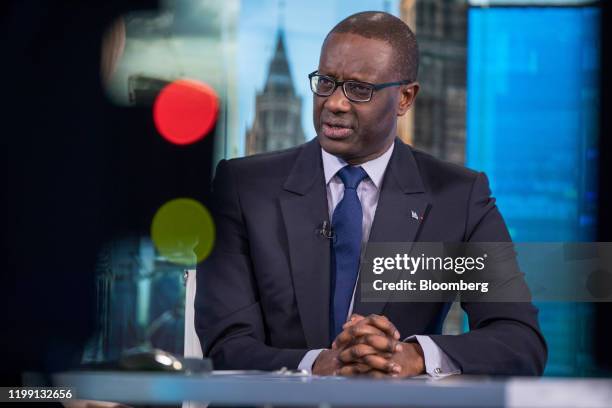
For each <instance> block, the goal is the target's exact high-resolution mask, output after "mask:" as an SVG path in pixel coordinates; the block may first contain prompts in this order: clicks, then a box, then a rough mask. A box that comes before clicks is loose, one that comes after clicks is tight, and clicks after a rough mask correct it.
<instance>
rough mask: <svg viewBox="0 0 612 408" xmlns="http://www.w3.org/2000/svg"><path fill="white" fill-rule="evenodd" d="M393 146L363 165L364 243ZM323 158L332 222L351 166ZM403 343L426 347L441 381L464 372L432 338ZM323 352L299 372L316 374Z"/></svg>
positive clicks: (428, 362) (429, 367)
mask: <svg viewBox="0 0 612 408" xmlns="http://www.w3.org/2000/svg"><path fill="white" fill-rule="evenodd" d="M393 147H394V143H392V144H391V146H390V147H389V148H388V149H387V151H385V152H384V153H383V154H382V155H381V156H379V157H377V158H376V159H373V160H370V161H367V162H365V163H362V164H361V167H362V168H363V169H364V170H365V172H366V173H367V174H368V177H366V178H365V179H364V180H363V181H362V182H361V183H359V186H357V196H358V197H359V201H360V202H361V208H362V210H363V219H362V223H361V226H362V232H363V234H362V243H363V244H366V243H367V242H368V238H369V236H370V229H371V228H372V223H373V221H374V215H375V214H376V207H377V206H378V196H379V194H380V188H381V185H382V181H383V177H384V175H385V170H386V169H387V165H388V164H389V159H390V158H391V154H392V153H393ZM321 155H322V158H323V171H324V173H325V184H326V186H327V207H328V210H329V219H330V220H331V219H332V214H333V213H334V209H335V208H336V205H338V203H339V202H340V201H341V200H342V197H344V184H343V183H342V180H341V179H340V177H339V176H338V175H337V173H338V171H339V170H340V169H341V168H343V167H344V166H346V165H347V164H348V163H346V162H345V161H344V160H342V159H341V158H339V157H336V156H334V155H332V154H330V153H328V152H326V151H325V150H323V149H321ZM356 287H357V283H355V287H354V288H353V297H352V299H351V305H350V307H349V311H348V315H347V320H348V317H349V316H350V315H351V314H352V312H353V302H354V300H355V288H356ZM403 341H417V342H418V343H419V345H420V346H421V347H422V348H423V354H424V360H425V371H426V372H427V374H429V375H430V376H432V377H436V378H440V377H446V376H449V375H452V374H460V373H461V370H459V368H458V367H457V366H456V365H455V364H454V363H453V361H452V360H451V359H450V358H449V357H448V356H447V355H446V354H445V353H444V352H443V351H442V350H441V349H440V348H439V347H438V346H437V345H436V343H434V342H433V340H431V338H430V337H429V336H421V335H419V336H409V337H406V338H405V339H404V340H403ZM323 350H324V349H317V350H310V351H308V352H307V353H306V354H305V355H304V357H303V358H302V360H301V361H300V364H299V366H298V369H300V370H306V371H308V372H309V373H312V366H313V364H314V362H315V360H316V359H317V357H318V356H319V354H320V353H321V351H323Z"/></svg>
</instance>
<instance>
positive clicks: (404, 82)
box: [308, 70, 414, 103]
mask: <svg viewBox="0 0 612 408" xmlns="http://www.w3.org/2000/svg"><path fill="white" fill-rule="evenodd" d="M318 72H319V71H318V70H316V71H313V72H311V73H310V74H308V80H309V82H310V90H311V91H312V93H314V94H315V95H317V96H320V97H322V98H327V97H328V96H332V95H333V94H334V92H336V88H338V87H339V86H341V87H342V92H343V93H344V96H346V99H348V100H349V101H351V102H356V103H360V102H370V101H371V100H372V98H373V97H374V92H375V91H378V90H379V89H383V88H388V87H390V86H399V85H409V84H412V83H414V81H411V80H410V79H403V80H401V81H396V82H384V83H382V84H372V83H370V82H364V81H357V80H355V79H347V80H346V81H338V80H337V79H336V78H334V77H332V76H329V75H321V74H319V73H318ZM314 76H319V77H323V78H327V79H329V80H330V81H332V82H333V83H334V88H333V89H332V91H331V92H330V93H329V95H322V94H320V93H318V92H316V91H315V90H314V89H313V86H312V77H314ZM347 83H354V84H361V85H367V86H369V87H371V88H372V92H371V93H370V98H368V99H367V100H363V101H360V100H354V99H352V98H351V97H349V96H348V95H347V94H346V88H345V87H344V85H345V84H347Z"/></svg>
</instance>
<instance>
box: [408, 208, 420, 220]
mask: <svg viewBox="0 0 612 408" xmlns="http://www.w3.org/2000/svg"><path fill="white" fill-rule="evenodd" d="M410 211H411V212H412V218H414V219H415V220H417V221H418V220H419V215H418V214H417V213H416V211H414V210H410Z"/></svg>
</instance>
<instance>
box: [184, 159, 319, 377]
mask: <svg viewBox="0 0 612 408" xmlns="http://www.w3.org/2000/svg"><path fill="white" fill-rule="evenodd" d="M231 167H232V166H231V163H230V162H227V161H225V160H222V161H221V162H220V163H219V165H218V166H217V171H216V175H215V179H214V181H213V199H212V204H211V210H212V213H213V218H214V220H215V226H216V240H215V247H214V250H213V252H212V254H211V255H210V257H209V258H208V259H207V260H206V261H205V262H204V263H203V264H202V265H201V267H199V268H198V273H197V275H196V276H197V279H196V280H197V290H196V299H195V326H196V331H197V334H198V337H199V338H200V342H201V344H202V352H203V354H204V356H205V357H209V358H211V359H212V360H213V364H214V367H215V369H221V370H229V369H257V370H277V369H280V368H282V367H287V368H289V369H295V368H297V367H298V365H299V363H300V361H301V359H302V357H303V356H304V355H305V354H306V352H307V351H308V350H306V349H304V350H302V349H281V348H275V347H270V346H268V345H266V328H265V322H264V318H263V315H262V310H261V305H260V302H259V294H258V291H257V282H256V277H255V275H254V271H253V266H252V261H251V257H250V253H249V235H248V231H247V230H246V228H245V223H244V219H243V211H242V208H241V202H240V196H239V191H238V188H237V186H236V183H235V179H234V177H233V175H232V168H231Z"/></svg>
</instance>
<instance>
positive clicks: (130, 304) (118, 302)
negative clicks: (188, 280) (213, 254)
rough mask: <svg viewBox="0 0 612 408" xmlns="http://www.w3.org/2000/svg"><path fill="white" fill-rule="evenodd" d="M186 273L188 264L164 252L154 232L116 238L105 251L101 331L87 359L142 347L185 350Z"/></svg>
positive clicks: (99, 291) (99, 289) (100, 272)
mask: <svg viewBox="0 0 612 408" xmlns="http://www.w3.org/2000/svg"><path fill="white" fill-rule="evenodd" d="M193 259H194V262H193V264H194V265H195V262H196V261H195V254H193ZM184 273H185V266H183V265H177V264H176V263H173V262H170V261H169V260H168V259H166V258H165V257H163V256H161V255H160V254H159V253H158V252H157V251H156V249H155V246H154V245H153V243H152V242H151V240H150V239H149V238H148V237H125V238H121V239H116V240H114V241H112V242H110V243H109V244H108V245H107V246H106V248H105V249H104V250H103V251H102V253H101V254H100V255H99V260H98V264H97V277H96V297H97V299H96V302H97V308H96V309H97V311H96V319H97V330H96V333H95V335H94V336H93V337H92V338H91V340H90V342H89V344H88V345H87V347H86V349H85V352H84V355H83V358H82V361H83V363H96V362H97V363H99V362H103V361H112V360H118V359H119V358H120V356H121V354H122V353H123V352H125V351H127V350H131V349H134V348H136V347H140V348H149V349H153V348H157V349H161V350H164V351H167V352H170V353H172V354H174V355H179V356H180V355H182V354H183V342H184V325H185V323H184V322H185V316H184V314H185V282H184Z"/></svg>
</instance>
